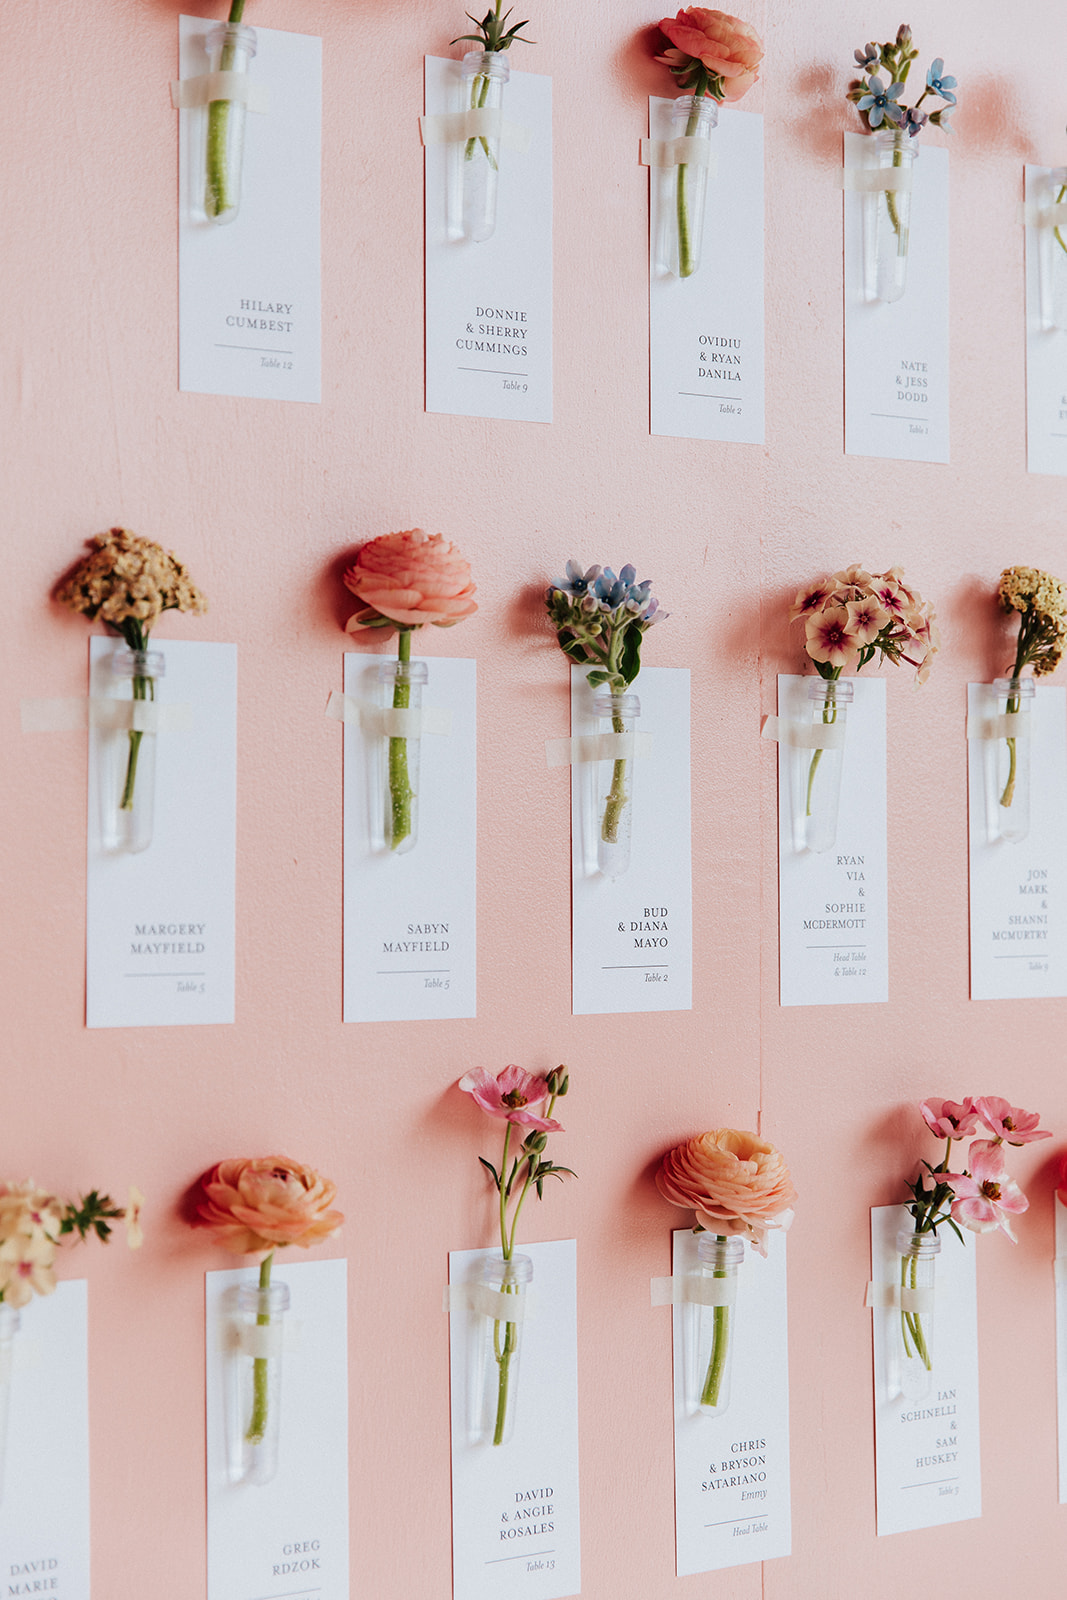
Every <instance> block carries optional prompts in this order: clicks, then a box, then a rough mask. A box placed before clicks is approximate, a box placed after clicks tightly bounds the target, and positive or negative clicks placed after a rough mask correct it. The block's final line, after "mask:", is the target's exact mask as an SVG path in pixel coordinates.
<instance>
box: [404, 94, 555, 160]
mask: <svg viewBox="0 0 1067 1600" xmlns="http://www.w3.org/2000/svg"><path fill="white" fill-rule="evenodd" d="M419 128H420V130H421V132H422V142H423V144H463V143H464V142H465V141H466V140H467V139H499V140H500V143H501V144H502V145H503V146H504V148H505V150H514V151H515V152H516V154H517V155H525V154H526V152H527V150H529V148H530V130H529V128H524V127H522V126H521V124H519V123H517V122H506V121H505V120H504V113H503V112H502V111H501V109H500V107H499V106H474V107H472V108H470V109H469V110H467V111H444V112H441V113H440V114H439V115H437V116H427V117H420V118H419Z"/></svg>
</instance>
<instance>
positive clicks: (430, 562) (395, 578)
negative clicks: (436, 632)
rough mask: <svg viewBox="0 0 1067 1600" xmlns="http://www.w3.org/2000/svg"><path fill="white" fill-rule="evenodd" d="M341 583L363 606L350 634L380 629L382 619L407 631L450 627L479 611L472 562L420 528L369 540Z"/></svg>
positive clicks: (349, 625)
mask: <svg viewBox="0 0 1067 1600" xmlns="http://www.w3.org/2000/svg"><path fill="white" fill-rule="evenodd" d="M344 583H345V586H346V588H349V589H351V591H352V593H353V594H355V595H358V596H359V598H360V599H361V600H362V601H363V604H364V607H365V609H364V610H363V611H358V612H357V613H356V615H355V616H354V617H351V618H350V619H349V621H348V623H347V626H346V632H348V633H354V632H356V631H357V630H358V629H360V628H366V627H373V626H375V625H376V624H377V625H378V626H380V625H381V618H382V617H387V618H388V619H389V621H390V622H397V623H400V624H402V625H403V626H404V627H407V628H421V627H422V626H423V624H424V623H427V622H432V623H433V624H434V626H435V627H438V628H450V627H451V626H452V624H453V623H456V622H462V620H463V618H464V617H470V616H473V615H474V613H475V612H476V611H477V609H478V607H477V605H476V603H475V601H474V599H473V596H474V592H475V586H474V584H473V583H472V582H471V569H470V563H469V562H468V561H466V560H465V559H464V557H463V556H462V555H460V553H459V551H458V550H457V549H456V546H455V545H454V544H453V543H452V542H451V540H450V539H446V538H444V536H443V535H442V534H440V533H427V532H426V531H425V530H424V529H423V528H409V529H408V530H407V531H406V532H405V533H383V534H382V536H381V538H379V539H372V540H371V541H370V543H369V544H365V545H364V546H363V548H362V550H360V552H359V554H358V555H357V556H356V560H355V564H354V565H353V566H351V567H349V569H348V571H347V572H346V573H345V574H344Z"/></svg>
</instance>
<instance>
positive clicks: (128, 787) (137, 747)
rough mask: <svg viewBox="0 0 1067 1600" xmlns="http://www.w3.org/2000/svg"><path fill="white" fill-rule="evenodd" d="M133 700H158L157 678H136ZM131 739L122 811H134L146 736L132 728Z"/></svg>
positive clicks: (121, 802) (121, 803)
mask: <svg viewBox="0 0 1067 1600" xmlns="http://www.w3.org/2000/svg"><path fill="white" fill-rule="evenodd" d="M133 698H134V699H135V700H154V699H155V698H156V680H155V678H142V677H135V678H134V680H133ZM129 737H130V753H129V755H128V756H127V758H126V782H125V783H124V784H123V787H122V799H121V800H120V801H119V809H120V810H121V811H132V810H133V790H134V785H135V783H136V782H137V758H138V756H139V755H140V754H141V740H142V739H143V738H144V734H143V732H142V731H141V729H140V728H131V729H130V736H129ZM112 792H114V791H112Z"/></svg>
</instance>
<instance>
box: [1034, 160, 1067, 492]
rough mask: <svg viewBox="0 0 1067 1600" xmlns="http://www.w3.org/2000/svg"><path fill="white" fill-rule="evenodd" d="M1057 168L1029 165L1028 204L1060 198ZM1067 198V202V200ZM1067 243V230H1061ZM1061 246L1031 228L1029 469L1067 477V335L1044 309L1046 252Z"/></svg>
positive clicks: (1042, 229)
mask: <svg viewBox="0 0 1067 1600" xmlns="http://www.w3.org/2000/svg"><path fill="white" fill-rule="evenodd" d="M1055 170H1057V169H1055V168H1053V167H1033V166H1027V167H1026V169H1025V193H1026V205H1027V206H1028V207H1030V206H1048V205H1051V204H1053V203H1054V202H1055V201H1056V200H1057V198H1058V196H1059V193H1060V185H1058V184H1054V183H1053V182H1052V181H1051V174H1052V173H1053V172H1054V171H1055ZM1065 198H1067V197H1065ZM1059 232H1060V234H1061V236H1062V237H1063V238H1064V239H1067V227H1065V226H1064V224H1063V223H1060V225H1059ZM1060 249H1061V246H1060V244H1059V242H1058V240H1057V239H1056V238H1055V236H1054V234H1053V230H1052V229H1051V228H1046V227H1036V226H1034V225H1033V223H1030V224H1028V225H1027V227H1026V466H1027V470H1028V471H1030V472H1048V473H1054V474H1056V475H1057V476H1059V477H1064V476H1067V331H1064V329H1062V328H1055V327H1051V326H1047V325H1046V320H1045V317H1044V316H1043V313H1042V305H1041V263H1040V256H1041V252H1042V250H1048V251H1049V252H1050V254H1051V255H1052V256H1053V257H1054V256H1055V252H1056V251H1058V250H1060Z"/></svg>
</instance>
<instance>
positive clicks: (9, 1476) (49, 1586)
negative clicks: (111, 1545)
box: [0, 1280, 89, 1600]
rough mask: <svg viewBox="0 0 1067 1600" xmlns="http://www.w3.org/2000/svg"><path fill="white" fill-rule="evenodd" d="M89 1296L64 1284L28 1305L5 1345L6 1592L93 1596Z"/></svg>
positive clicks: (1, 1561)
mask: <svg viewBox="0 0 1067 1600" xmlns="http://www.w3.org/2000/svg"><path fill="white" fill-rule="evenodd" d="M88 1303H89V1301H88V1285H87V1284H86V1283H85V1282H84V1281H82V1280H76V1281H73V1282H67V1283H60V1284H59V1285H58V1286H57V1288H56V1291H55V1293H54V1294H51V1295H49V1296H48V1298H47V1299H41V1298H37V1297H35V1298H34V1299H33V1300H31V1301H30V1303H29V1305H27V1306H23V1308H22V1310H21V1311H20V1312H19V1316H20V1318H21V1327H20V1329H19V1331H18V1332H17V1333H16V1334H15V1336H14V1339H13V1340H12V1342H11V1345H10V1346H7V1347H6V1348H5V1344H4V1343H0V1408H2V1407H3V1406H5V1405H8V1406H9V1408H10V1409H9V1412H8V1432H7V1456H6V1461H5V1462H4V1466H3V1500H2V1501H0V1573H2V1574H3V1592H4V1596H5V1600H7V1597H8V1596H11V1597H14V1596H16V1595H50V1596H52V1600H89V1357H88Z"/></svg>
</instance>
